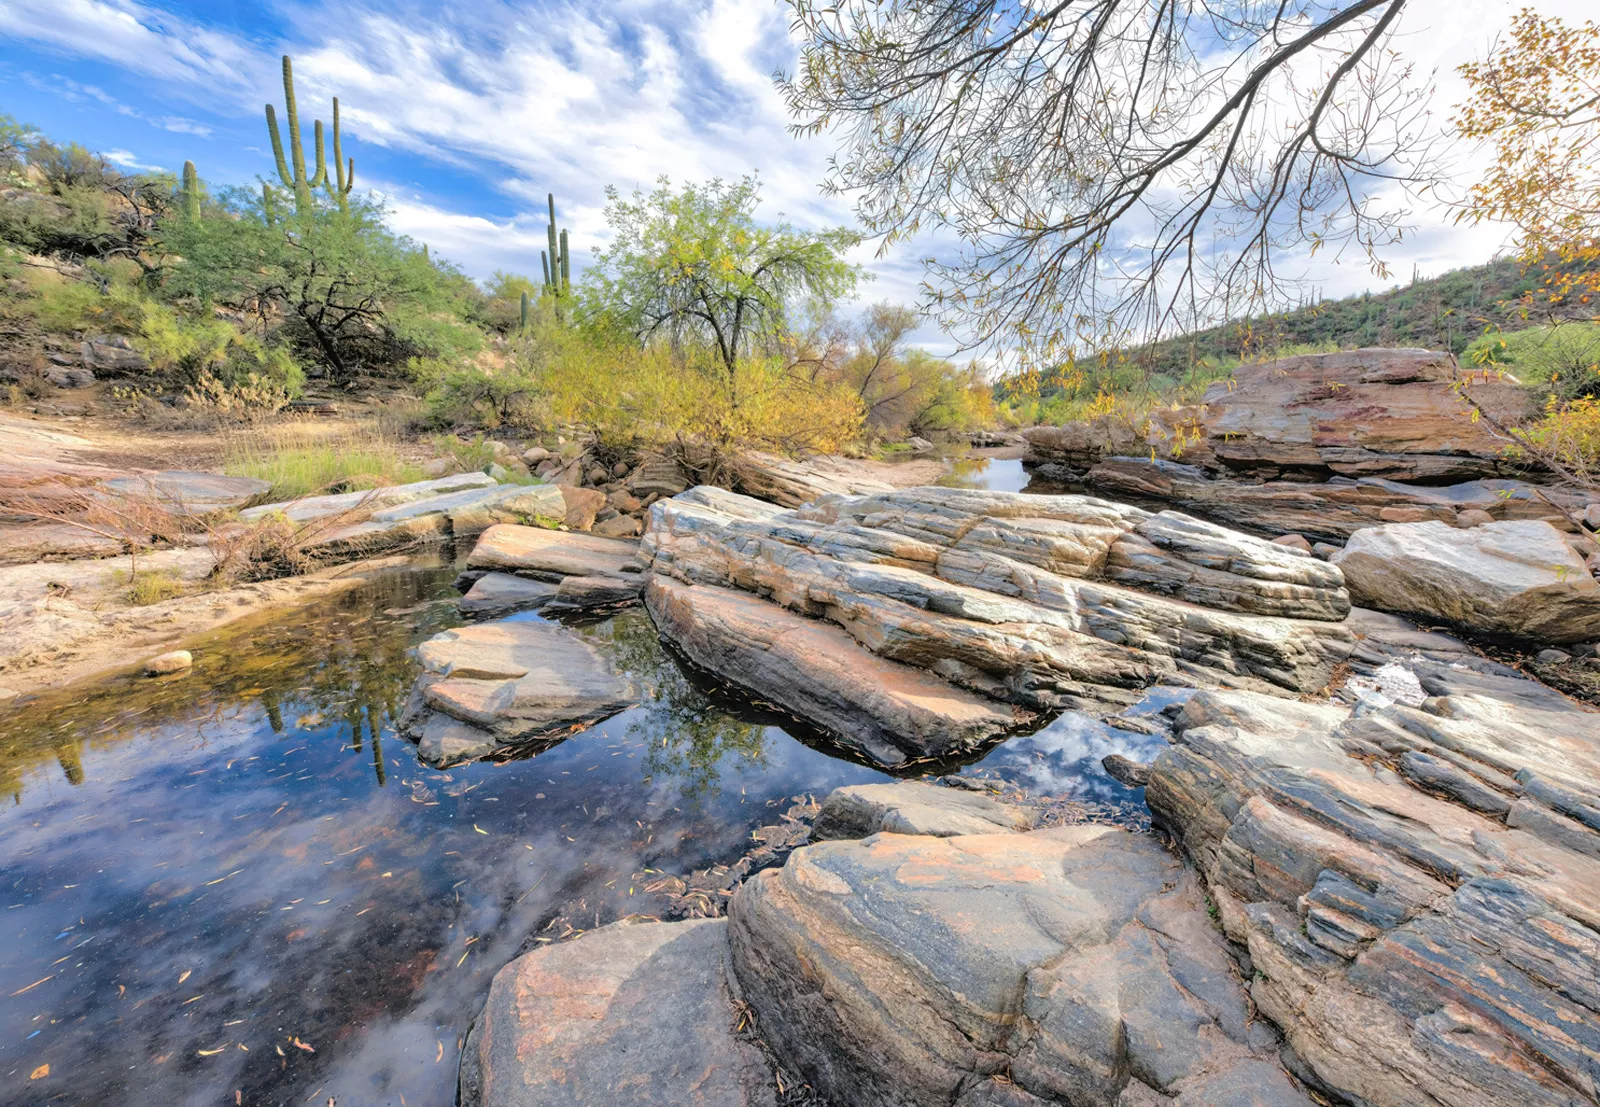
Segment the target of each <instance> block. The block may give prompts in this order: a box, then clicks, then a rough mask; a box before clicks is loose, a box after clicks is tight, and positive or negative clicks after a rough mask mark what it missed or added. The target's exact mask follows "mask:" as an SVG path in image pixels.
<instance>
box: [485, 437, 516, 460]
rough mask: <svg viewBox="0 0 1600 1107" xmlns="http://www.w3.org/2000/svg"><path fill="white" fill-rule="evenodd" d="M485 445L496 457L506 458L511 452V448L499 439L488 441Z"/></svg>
mask: <svg viewBox="0 0 1600 1107" xmlns="http://www.w3.org/2000/svg"><path fill="white" fill-rule="evenodd" d="M484 445H485V446H487V447H488V448H489V452H490V453H492V454H494V456H495V457H505V456H506V455H507V454H509V453H510V452H511V447H510V446H507V445H506V444H505V443H504V442H501V441H500V440H499V439H497V438H490V439H488V440H487V441H485V442H484Z"/></svg>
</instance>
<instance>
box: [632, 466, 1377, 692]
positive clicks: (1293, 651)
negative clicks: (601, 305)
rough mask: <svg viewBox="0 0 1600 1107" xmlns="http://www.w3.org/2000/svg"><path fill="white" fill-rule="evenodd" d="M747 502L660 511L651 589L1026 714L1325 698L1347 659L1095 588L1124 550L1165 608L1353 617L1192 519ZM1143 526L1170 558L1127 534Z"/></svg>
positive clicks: (1081, 506) (1296, 567)
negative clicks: (1266, 696)
mask: <svg viewBox="0 0 1600 1107" xmlns="http://www.w3.org/2000/svg"><path fill="white" fill-rule="evenodd" d="M705 499H706V500H707V501H715V500H716V497H711V496H707V497H705ZM749 502H750V501H747V500H746V501H743V502H741V503H739V504H738V505H737V506H738V507H739V508H740V509H741V511H742V513H741V514H740V515H738V516H735V515H733V514H732V513H731V512H725V511H722V510H719V509H717V508H713V507H709V506H704V505H703V504H701V503H697V502H693V501H692V500H691V498H690V497H689V496H688V495H686V496H685V497H680V498H677V499H674V500H669V501H663V502H661V503H658V504H656V505H655V506H654V507H653V508H652V509H651V513H650V524H649V528H648V529H647V531H646V533H645V537H644V539H643V542H642V544H641V547H640V549H641V553H642V555H643V556H644V557H645V558H648V559H649V561H650V564H651V566H652V568H653V569H654V571H655V572H656V573H657V574H658V575H667V576H672V577H676V578H678V579H681V580H686V581H691V582H695V583H702V584H711V585H716V586H719V587H730V586H731V587H736V588H739V589H741V590H744V591H748V592H751V593H755V594H757V595H759V596H762V597H764V598H766V599H768V600H769V601H770V602H771V603H773V604H777V605H781V606H783V607H787V608H789V609H790V610H792V611H794V612H796V613H798V614H803V615H807V616H812V617H821V618H825V619H827V620H828V621H830V622H833V623H836V624H838V625H839V626H841V627H843V628H844V629H845V630H846V631H847V632H848V634H849V635H850V637H852V638H853V639H855V641H856V642H857V643H859V644H861V645H862V646H864V647H865V648H866V649H868V650H870V651H871V652H872V653H874V654H877V655H878V656H880V657H882V658H885V659H887V660H891V661H900V662H903V663H906V664H909V665H915V666H917V667H920V668H926V669H931V670H933V671H934V672H935V673H936V674H937V675H938V676H940V677H941V678H943V679H944V680H948V681H951V682H953V683H957V684H961V685H964V686H966V687H968V688H970V689H973V690H975V691H979V692H981V693H983V694H985V695H989V696H994V697H996V698H999V699H1004V700H1008V701H1010V702H1013V703H1017V704H1019V705H1022V706H1024V707H1028V708H1030V709H1055V708H1061V707H1074V706H1092V707H1096V708H1098V707H1099V706H1101V705H1102V704H1103V703H1104V702H1105V701H1106V700H1107V698H1108V697H1110V698H1117V699H1120V700H1121V701H1122V702H1130V703H1131V702H1132V701H1133V700H1134V699H1136V698H1137V691H1136V690H1137V689H1140V688H1143V687H1146V686H1148V685H1151V684H1155V683H1162V682H1165V683H1189V682H1212V683H1234V684H1242V685H1246V686H1250V687H1258V688H1261V687H1272V686H1277V687H1281V688H1285V689H1289V690H1295V691H1302V690H1303V691H1314V690H1316V689H1319V688H1321V687H1323V686H1324V685H1326V684H1327V682H1328V680H1329V677H1330V675H1331V673H1332V671H1333V666H1334V665H1336V664H1337V663H1338V662H1339V661H1340V660H1342V659H1343V658H1344V657H1346V656H1347V655H1348V653H1349V651H1350V649H1351V647H1352V646H1353V644H1354V639H1353V637H1352V636H1351V635H1350V633H1349V632H1348V631H1347V630H1345V629H1344V628H1343V627H1342V626H1339V625H1338V624H1336V623H1331V622H1327V621H1323V620H1317V621H1313V620H1308V619H1285V618H1276V617H1274V618H1265V617H1259V616H1255V615H1250V614H1246V613H1242V612H1230V611H1223V610H1215V609H1211V608H1207V607H1202V606H1200V605H1199V604H1196V603H1188V602H1183V601H1180V600H1176V599H1167V598H1164V597H1161V596H1157V595H1152V594H1150V593H1149V592H1147V591H1145V590H1143V589H1141V588H1135V587H1127V586H1124V585H1122V584H1118V583H1112V582H1108V581H1102V580H1096V579H1093V578H1094V577H1095V576H1096V575H1098V574H1101V573H1104V572H1108V571H1109V570H1108V568H1107V567H1108V566H1109V565H1111V563H1112V561H1113V559H1114V555H1113V553H1112V551H1113V547H1114V546H1115V545H1116V544H1117V543H1119V542H1120V541H1122V540H1123V539H1125V538H1126V539H1129V540H1130V541H1136V542H1137V543H1139V548H1138V550H1137V551H1136V552H1135V553H1133V554H1131V555H1129V556H1128V557H1127V558H1126V559H1124V560H1123V561H1119V564H1123V563H1124V562H1125V563H1126V566H1127V571H1128V572H1129V573H1130V574H1133V573H1136V574H1137V575H1138V576H1139V577H1140V579H1148V580H1151V581H1157V582H1159V584H1160V586H1161V587H1163V588H1169V589H1171V590H1173V591H1181V590H1182V587H1183V582H1197V583H1195V589H1196V592H1197V594H1198V595H1199V596H1201V597H1202V598H1205V599H1208V600H1210V599H1214V600H1215V601H1216V602H1218V603H1219V604H1229V603H1234V604H1238V605H1240V606H1246V605H1248V606H1260V607H1269V608H1271V607H1274V606H1276V607H1279V608H1281V607H1283V606H1285V605H1293V606H1295V607H1296V609H1298V610H1303V611H1305V612H1307V613H1318V614H1320V615H1322V616H1323V617H1324V619H1325V618H1326V617H1328V616H1330V615H1331V614H1332V613H1333V612H1334V611H1337V610H1338V609H1339V608H1340V607H1341V606H1342V603H1341V601H1342V600H1343V594H1342V590H1335V589H1333V588H1331V587H1328V586H1327V585H1328V584H1329V583H1330V582H1331V581H1334V580H1337V571H1336V570H1332V569H1330V568H1329V567H1328V566H1326V565H1323V564H1321V563H1319V562H1317V561H1316V560H1314V559H1312V558H1307V557H1304V556H1303V555H1300V554H1298V553H1296V552H1295V551H1293V550H1289V549H1286V548H1284V547H1281V546H1274V545H1271V544H1270V543H1268V542H1265V541H1262V540H1260V539H1248V540H1245V536H1238V537H1239V539H1241V540H1240V541H1238V542H1232V543H1230V542H1228V541H1226V540H1225V539H1226V535H1225V532H1221V531H1220V530H1219V528H1210V527H1208V525H1206V524H1201V523H1199V522H1198V521H1196V520H1186V519H1185V518H1184V517H1182V516H1178V517H1177V520H1176V521H1175V520H1174V519H1173V518H1172V517H1170V516H1168V515H1167V514H1166V513H1163V515H1161V516H1151V515H1150V514H1149V513H1148V512H1143V511H1140V510H1139V509H1137V508H1128V507H1120V506H1119V505H1116V504H1111V503H1107V502H1106V501H1102V500H1094V499H1091V498H1088V497H1081V496H1030V495H1025V494H1021V493H1002V492H978V491H972V490H964V489H946V488H919V489H905V490H901V491H898V492H893V493H886V494H882V495H877V496H869V497H849V498H826V499H823V500H820V501H818V502H817V503H815V504H812V505H810V506H808V507H805V508H802V509H800V510H798V511H795V512H791V513H783V512H775V511H774V509H773V508H772V507H771V505H761V506H760V507H749V508H746V506H745V505H746V504H748V503H749ZM1179 521H1181V522H1179ZM1145 524H1148V526H1149V527H1150V533H1151V534H1152V535H1153V536H1155V539H1156V540H1159V541H1162V542H1164V543H1165V545H1164V546H1156V545H1155V541H1152V540H1151V539H1146V538H1145V537H1144V536H1143V535H1142V534H1138V533H1135V532H1134V528H1135V526H1137V525H1145ZM1191 524H1192V526H1191ZM1169 535H1172V536H1173V537H1169ZM1178 535H1181V536H1182V540H1180V539H1179V537H1176V536H1178ZM1191 540H1192V541H1191ZM724 675H730V674H728V673H727V672H724Z"/></svg>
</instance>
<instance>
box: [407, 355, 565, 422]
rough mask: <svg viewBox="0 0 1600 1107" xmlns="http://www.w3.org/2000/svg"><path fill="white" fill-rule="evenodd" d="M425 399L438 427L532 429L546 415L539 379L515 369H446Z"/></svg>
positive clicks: (472, 366) (474, 367)
mask: <svg viewBox="0 0 1600 1107" xmlns="http://www.w3.org/2000/svg"><path fill="white" fill-rule="evenodd" d="M427 400H428V408H429V411H430V413H431V414H432V416H433V419H434V422H435V423H436V424H438V425H441V426H469V427H487V428H490V429H496V428H499V427H521V428H527V427H535V426H539V425H541V424H542V423H543V421H544V420H545V418H546V416H547V412H548V406H547V405H546V404H545V402H544V400H545V394H544V389H543V388H542V387H541V384H540V382H539V380H537V379H536V378H535V377H534V376H533V375H532V374H530V373H528V372H527V371H525V370H522V369H518V368H515V367H510V368H505V369H500V370H494V369H488V368H484V367H482V366H478V365H467V366H462V367H461V368H458V369H450V370H447V371H445V372H444V373H442V374H440V375H438V376H437V377H436V378H435V379H434V382H433V384H432V386H431V387H430V388H429V389H428V393H427Z"/></svg>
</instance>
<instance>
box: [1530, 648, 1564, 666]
mask: <svg viewBox="0 0 1600 1107" xmlns="http://www.w3.org/2000/svg"><path fill="white" fill-rule="evenodd" d="M1534 656H1535V658H1536V659H1537V660H1538V661H1539V662H1540V663H1541V664H1543V665H1565V664H1566V663H1567V662H1568V661H1571V660H1572V655H1571V654H1570V653H1567V652H1566V651H1565V650H1540V651H1539V652H1538V653H1537V654H1535V655H1534Z"/></svg>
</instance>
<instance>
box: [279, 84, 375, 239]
mask: <svg viewBox="0 0 1600 1107" xmlns="http://www.w3.org/2000/svg"><path fill="white" fill-rule="evenodd" d="M283 101H284V110H285V112H286V113H287V116H288V124H289V156H288V158H287V159H285V158H284V155H283V138H282V136H281V135H280V134H279V133H278V116H277V112H276V110H275V109H274V108H273V106H272V105H271V104H268V105H267V137H268V138H269V139H270V140H271V142H272V157H273V160H274V161H276V162H277V163H278V178H279V179H280V180H282V181H283V187H284V188H287V189H289V190H290V191H291V192H293V193H294V202H295V207H296V208H298V209H299V210H301V211H305V210H307V209H308V208H310V207H311V192H312V190H313V189H316V188H322V187H326V188H327V190H328V194H329V195H330V196H332V197H333V198H334V199H335V200H336V201H337V202H338V204H339V207H340V209H341V210H342V209H344V208H345V207H346V200H345V198H346V197H347V196H349V195H350V190H351V188H353V187H354V186H355V178H356V163H355V159H354V158H351V159H350V161H349V164H348V168H347V167H346V163H345V160H344V145H343V142H342V138H343V136H342V135H341V134H340V128H339V100H338V98H337V97H335V98H334V101H333V163H334V165H333V168H334V172H333V175H332V176H331V177H330V176H329V174H328V163H327V157H326V154H325V153H324V146H323V141H322V120H320V119H318V120H316V121H315V122H314V123H313V125H312V134H313V137H312V143H313V147H314V155H315V158H316V160H315V163H314V168H313V170H312V172H311V173H310V174H309V175H308V174H307V173H306V153H305V146H304V144H303V143H302V142H301V139H300V110H299V107H298V105H297V104H296V103H295V97H294V65H293V63H292V62H291V61H290V60H289V55H288V54H285V55H284V56H283Z"/></svg>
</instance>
